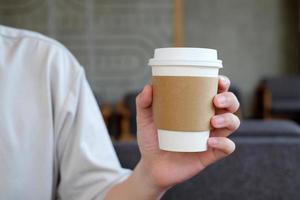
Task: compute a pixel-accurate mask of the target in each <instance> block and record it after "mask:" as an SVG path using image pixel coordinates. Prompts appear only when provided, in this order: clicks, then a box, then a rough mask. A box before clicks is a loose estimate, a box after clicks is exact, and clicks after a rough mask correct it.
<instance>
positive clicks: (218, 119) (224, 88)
mask: <svg viewBox="0 0 300 200" xmlns="http://www.w3.org/2000/svg"><path fill="white" fill-rule="evenodd" d="M229 85H230V81H229V79H228V78H227V77H224V76H220V77H219V83H218V94H217V95H216V96H215V97H214V99H213V103H214V105H215V107H216V115H215V116H214V117H213V118H212V119H211V125H212V127H213V130H212V131H211V134H210V138H209V140H208V150H207V151H205V152H196V153H180V152H167V151H163V150H160V149H159V146H158V136H157V128H156V127H155V124H154V120H153V112H152V86H151V85H146V86H145V87H144V89H143V91H142V92H141V93H140V94H139V95H138V96H137V98H136V104H137V129H138V134H137V137H138V143H139V148H140V151H141V155H142V158H141V161H140V163H139V167H140V168H142V170H143V171H144V175H145V181H148V183H149V184H151V187H154V188H156V189H157V190H161V191H163V190H166V189H168V188H169V187H171V186H174V185H175V184H178V183H180V182H183V181H185V180H187V179H189V178H191V177H193V176H195V175H196V174H197V173H199V172H201V171H202V170H203V169H204V168H205V167H207V166H208V165H210V164H212V163H214V162H216V161H218V160H220V159H222V158H224V157H226V156H228V155H229V154H231V153H232V152H233V151H234V149H235V144H234V143H233V142H232V141H231V140H230V139H228V138H227V136H229V135H230V134H231V133H232V132H234V131H235V130H236V129H237V128H238V127H239V124H240V121H239V119H238V117H236V116H235V115H234V114H232V113H234V112H236V111H237V109H238V107H239V102H238V100H237V98H236V97H235V96H234V94H232V93H231V92H228V88H229Z"/></svg>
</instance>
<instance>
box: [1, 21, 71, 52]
mask: <svg viewBox="0 0 300 200" xmlns="http://www.w3.org/2000/svg"><path fill="white" fill-rule="evenodd" d="M0 37H1V38H2V39H4V40H10V41H11V42H20V41H28V42H31V43H32V44H34V43H40V44H43V45H45V46H48V47H52V48H56V49H63V50H67V48H66V47H65V46H64V45H62V44H61V43H60V42H58V41H56V40H54V39H52V38H50V37H47V36H45V35H43V34H41V33H38V32H34V31H30V30H25V29H17V28H12V27H7V26H3V25H0Z"/></svg>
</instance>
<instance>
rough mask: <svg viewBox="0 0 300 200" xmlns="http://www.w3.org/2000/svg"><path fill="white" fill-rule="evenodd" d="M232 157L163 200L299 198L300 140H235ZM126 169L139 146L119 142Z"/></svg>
mask: <svg viewBox="0 0 300 200" xmlns="http://www.w3.org/2000/svg"><path fill="white" fill-rule="evenodd" d="M233 140H234V141H235V143H236V145H237V148H236V151H235V152H234V153H233V154H232V155H231V156H229V157H228V158H226V159H224V160H222V161H219V162H217V163H215V164H213V165H211V166H209V167H207V169H205V170H204V171H203V172H201V173H200V174H198V175H197V176H195V177H194V178H192V179H190V180H188V181H185V182H184V183H181V184H179V185H177V186H175V187H173V188H171V189H170V190H169V191H168V192H167V193H166V194H165V195H164V197H163V198H162V199H163V200H190V199H192V200H198V199H199V200H202V199H205V200H219V199H222V200H240V199H243V200H253V199H264V200H273V199H289V200H298V199H299V185H300V172H299V166H300V159H299V153H300V139H299V138H294V137H275V138H274V137H235V138H233ZM114 145H115V148H116V152H117V154H118V156H119V158H120V161H121V164H122V166H123V167H129V168H131V169H133V168H134V166H135V165H136V164H137V162H138V160H139V158H140V154H139V150H138V146H137V144H136V143H134V142H132V143H115V144H114Z"/></svg>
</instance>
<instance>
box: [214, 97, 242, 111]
mask: <svg viewBox="0 0 300 200" xmlns="http://www.w3.org/2000/svg"><path fill="white" fill-rule="evenodd" d="M213 103H214V105H215V106H216V108H219V109H226V110H228V111H229V112H231V113H234V112H236V111H237V110H238V109H239V107H240V103H239V101H238V99H237V98H236V96H235V95H234V94H233V93H232V92H223V93H220V94H217V95H216V96H215V97H214V99H213Z"/></svg>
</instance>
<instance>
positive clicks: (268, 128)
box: [232, 119, 300, 137]
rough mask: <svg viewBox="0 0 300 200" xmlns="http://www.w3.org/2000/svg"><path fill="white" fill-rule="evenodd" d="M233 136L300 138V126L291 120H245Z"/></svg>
mask: <svg viewBox="0 0 300 200" xmlns="http://www.w3.org/2000/svg"><path fill="white" fill-rule="evenodd" d="M232 136H233V137H235V136H273V137H279V136H286V137H300V126H299V125H298V124H297V123H296V122H293V121H290V120H255V119H252V120H243V121H241V125H240V127H239V128H238V130H237V131H236V132H235V133H234V134H233V135H232Z"/></svg>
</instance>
